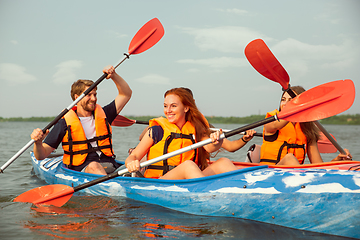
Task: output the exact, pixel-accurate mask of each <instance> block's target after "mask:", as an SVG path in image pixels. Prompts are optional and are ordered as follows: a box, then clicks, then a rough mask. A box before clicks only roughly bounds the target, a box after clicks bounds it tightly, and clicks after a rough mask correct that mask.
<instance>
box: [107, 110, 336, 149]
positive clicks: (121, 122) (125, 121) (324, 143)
mask: <svg viewBox="0 0 360 240" xmlns="http://www.w3.org/2000/svg"><path fill="white" fill-rule="evenodd" d="M135 123H136V124H144V125H148V124H149V122H148V121H141V120H133V119H129V118H127V117H124V116H122V115H118V116H116V118H115V120H114V121H113V122H112V124H111V125H112V126H116V127H129V126H131V125H133V124H135ZM210 130H211V131H219V130H220V129H218V128H210ZM228 131H230V130H226V129H223V132H228ZM239 134H242V135H245V132H241V133H239ZM254 136H256V137H262V136H263V135H262V133H255V134H254ZM331 136H332V137H334V136H333V135H331ZM318 149H319V152H320V153H335V152H336V151H337V149H336V148H335V147H334V145H333V144H332V143H331V142H330V141H329V140H328V139H327V138H326V137H325V135H324V134H322V133H321V138H320V140H319V141H318Z"/></svg>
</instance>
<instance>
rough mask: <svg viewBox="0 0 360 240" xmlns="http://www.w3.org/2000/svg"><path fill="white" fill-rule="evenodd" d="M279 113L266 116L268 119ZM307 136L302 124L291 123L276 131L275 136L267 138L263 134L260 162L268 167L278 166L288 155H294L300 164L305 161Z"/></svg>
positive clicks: (274, 112)
mask: <svg viewBox="0 0 360 240" xmlns="http://www.w3.org/2000/svg"><path fill="white" fill-rule="evenodd" d="M277 113H279V111H278V110H274V111H272V112H269V113H267V114H266V117H270V116H273V115H275V114H277ZM306 143H307V140H306V136H305V135H304V133H303V132H302V131H301V128H300V123H295V125H294V124H292V123H291V122H289V123H288V124H286V125H285V126H284V127H283V128H282V129H280V130H278V131H276V133H275V134H274V135H271V136H265V129H264V134H263V144H262V145H261V153H260V162H261V163H265V164H268V165H275V164H277V163H278V162H279V161H280V160H281V159H282V158H283V157H285V155H286V154H287V153H292V154H294V156H295V157H296V158H297V159H298V160H299V163H300V164H303V163H304V160H305V154H306V151H305V145H306Z"/></svg>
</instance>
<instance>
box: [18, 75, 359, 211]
mask: <svg viewBox="0 0 360 240" xmlns="http://www.w3.org/2000/svg"><path fill="white" fill-rule="evenodd" d="M349 82H351V83H352V81H351V80H346V81H335V82H330V83H327V84H323V85H320V86H318V87H315V88H312V89H309V90H308V91H305V92H304V93H302V94H300V95H298V96H297V97H296V98H295V99H294V100H293V101H291V102H289V103H288V104H287V105H286V107H284V108H283V109H282V110H281V112H280V113H279V114H277V115H274V116H272V117H269V118H265V119H263V120H260V121H258V122H255V123H252V124H248V125H246V126H243V127H239V128H236V129H234V130H231V131H229V132H226V133H223V134H221V136H220V139H223V138H228V137H230V136H233V135H235V134H239V133H241V132H245V131H247V130H250V129H254V128H256V127H259V126H261V125H264V124H267V123H269V122H272V121H275V120H278V119H285V120H288V121H296V122H308V121H315V120H319V119H322V118H327V117H330V116H333V115H336V114H338V113H341V112H343V111H345V110H347V109H348V108H350V107H351V105H352V103H353V102H354V99H355V88H354V84H349ZM319 91H322V92H324V94H322V95H319ZM318 96H321V97H318ZM209 143H211V139H206V140H204V141H201V142H198V143H195V144H193V145H190V146H188V147H185V148H181V149H178V150H176V151H173V152H170V153H167V154H165V155H163V156H160V157H157V158H154V159H151V160H148V161H146V162H142V163H140V166H141V167H145V166H148V165H150V164H153V163H156V162H159V161H162V160H164V159H167V158H170V157H173V156H175V155H178V154H181V153H184V152H187V151H190V150H193V149H196V148H199V147H202V146H205V145H206V144H209ZM127 172H128V170H127V169H123V170H120V171H118V172H114V173H111V174H108V175H106V176H103V177H100V178H98V179H95V180H93V181H90V182H87V183H84V184H81V185H78V186H76V187H69V186H65V185H59V184H55V185H48V186H44V187H39V188H35V189H32V190H29V191H27V192H25V193H23V194H21V195H19V196H18V197H17V198H15V199H14V201H15V202H30V203H33V204H51V205H55V206H62V205H63V204H65V203H66V202H67V201H68V200H69V199H70V198H71V196H72V194H73V193H74V192H77V191H80V190H82V189H84V188H88V187H91V186H94V185H96V184H98V183H101V182H105V181H107V180H109V179H112V178H115V177H117V176H120V175H122V174H124V173H127Z"/></svg>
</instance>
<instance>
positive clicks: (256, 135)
mask: <svg viewBox="0 0 360 240" xmlns="http://www.w3.org/2000/svg"><path fill="white" fill-rule="evenodd" d="M210 130H211V131H220V128H210ZM222 130H223V132H230V131H231V130H228V129H222ZM239 134H241V135H245V134H246V132H241V133H239ZM253 136H255V137H262V136H263V135H262V133H254V135H253Z"/></svg>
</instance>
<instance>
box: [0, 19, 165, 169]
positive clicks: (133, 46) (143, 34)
mask: <svg viewBox="0 0 360 240" xmlns="http://www.w3.org/2000/svg"><path fill="white" fill-rule="evenodd" d="M163 35H164V28H163V26H162V24H161V23H160V21H159V20H158V19H157V18H154V19H152V20H150V21H148V22H147V23H146V24H145V25H144V26H142V28H140V30H139V31H138V32H137V33H136V35H135V36H134V37H133V39H132V40H131V42H130V45H129V48H128V52H127V53H125V57H124V59H123V60H121V61H120V62H119V63H118V64H117V65H116V66H115V68H117V67H118V66H119V65H120V64H121V63H122V62H124V61H125V60H126V59H127V58H129V57H130V55H132V54H139V53H142V52H144V51H146V50H147V49H149V48H151V47H152V46H154V45H155V44H156V43H157V42H158V41H159V40H160V39H161V38H162V36H163ZM106 76H107V74H106V73H104V74H103V75H102V76H101V77H100V78H99V79H98V80H97V81H96V82H94V84H93V85H91V86H90V87H89V88H88V89H86V91H84V93H83V94H81V95H80V96H79V97H78V98H77V99H76V100H75V101H74V102H73V103H71V104H70V105H69V106H68V107H67V108H66V109H64V110H63V111H62V112H61V113H60V114H59V115H58V116H57V117H56V118H55V119H54V120H53V121H52V122H50V123H49V124H48V125H47V126H46V127H45V128H44V129H43V130H42V131H43V132H44V133H45V132H46V131H47V130H48V129H50V128H51V127H52V126H53V125H55V124H56V123H57V122H58V121H59V120H60V119H61V118H62V117H63V116H64V115H65V114H66V113H67V112H68V111H70V109H72V108H73V107H74V106H75V105H76V104H77V103H78V102H79V101H80V100H81V99H82V98H84V97H85V96H86V95H87V94H89V92H91V91H92V90H93V89H94V88H95V87H96V86H97V85H98V84H99V83H100V82H101V81H103V80H104V79H105V78H106ZM33 143H34V140H33V139H31V141H29V142H28V143H27V144H26V145H25V146H24V147H23V148H22V149H20V150H19V151H18V152H17V153H16V154H15V155H14V156H13V157H12V158H10V159H9V160H8V161H7V162H6V163H5V164H4V165H3V166H2V167H1V169H0V173H3V172H4V170H5V169H6V168H7V167H8V166H9V165H10V164H11V163H12V162H13V161H15V160H16V159H17V158H18V157H19V156H20V155H21V154H22V153H23V152H25V150H26V149H28V148H29V147H30V146H31V145H32V144H33Z"/></svg>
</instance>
